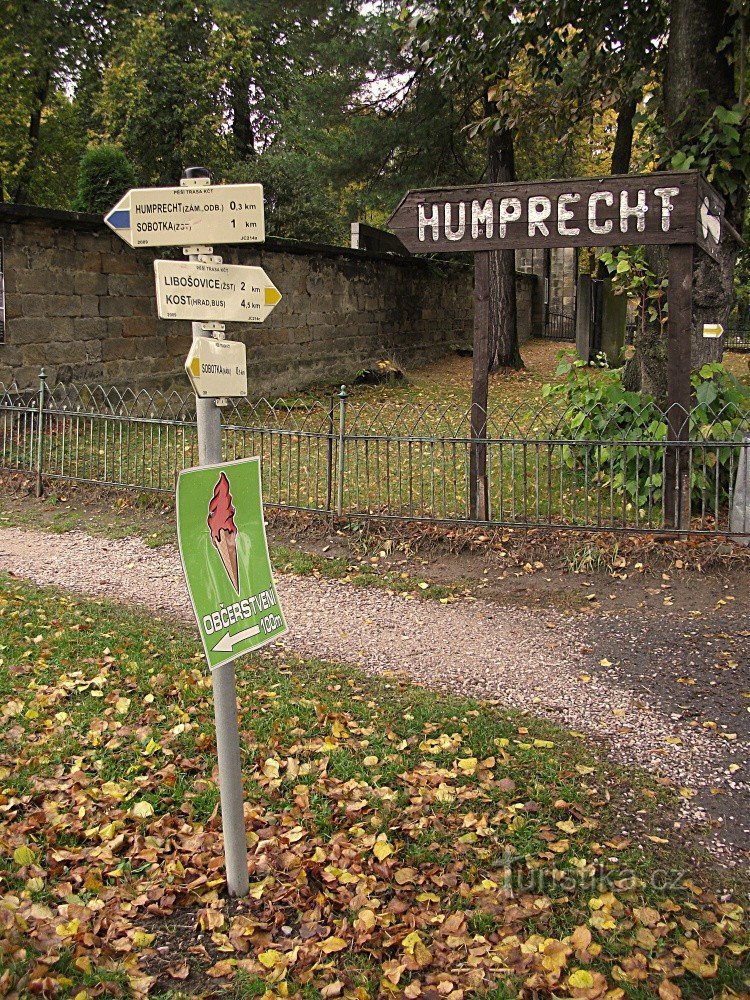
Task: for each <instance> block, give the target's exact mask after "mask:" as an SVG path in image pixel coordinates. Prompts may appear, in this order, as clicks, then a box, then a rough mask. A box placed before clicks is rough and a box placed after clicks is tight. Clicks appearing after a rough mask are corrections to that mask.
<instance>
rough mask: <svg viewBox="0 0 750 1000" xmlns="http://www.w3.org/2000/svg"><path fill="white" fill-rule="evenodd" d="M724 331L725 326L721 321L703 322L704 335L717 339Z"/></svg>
mask: <svg viewBox="0 0 750 1000" xmlns="http://www.w3.org/2000/svg"><path fill="white" fill-rule="evenodd" d="M722 333H724V327H723V326H722V325H721V323H704V324H703V336H704V337H709V338H711V339H715V338H716V337H720V336H721V335H722Z"/></svg>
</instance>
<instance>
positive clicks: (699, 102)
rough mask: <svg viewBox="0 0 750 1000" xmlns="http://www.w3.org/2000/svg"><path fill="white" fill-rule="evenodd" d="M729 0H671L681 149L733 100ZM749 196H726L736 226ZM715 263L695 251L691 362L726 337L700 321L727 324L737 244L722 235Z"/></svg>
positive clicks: (670, 101)
mask: <svg viewBox="0 0 750 1000" xmlns="http://www.w3.org/2000/svg"><path fill="white" fill-rule="evenodd" d="M729 8H730V2H729V0H671V3H670V29H669V44H668V47H667V73H666V81H665V93H664V114H665V120H666V126H667V129H668V135H669V140H670V145H671V147H672V148H673V149H679V148H680V146H681V144H682V142H683V140H684V137H686V136H687V135H689V134H690V133H691V132H694V131H695V130H696V129H698V128H700V126H702V125H703V124H704V122H706V121H707V120H708V118H709V117H710V115H711V114H712V113H713V111H714V109H715V108H716V107H717V106H719V105H721V106H723V107H726V108H730V107H732V105H734V104H735V103H736V101H737V94H736V90H735V78H734V71H733V68H732V64H731V63H730V61H729V57H730V56H731V51H732V49H731V46H730V45H727V44H722V42H723V40H724V39H725V38H726V37H727V36H728V35H729V34H730V33H731V31H732V17H733V15H731V14H730V10H729ZM746 198H747V187H746V184H742V185H741V186H740V189H739V190H738V191H736V192H735V193H733V195H732V197H731V198H730V199H729V200H728V201H727V211H726V215H727V219H728V221H729V222H730V223H731V224H732V225H733V226H734V228H735V229H738V230H739V231H741V230H742V220H743V215H744V211H745V203H746ZM720 253H721V259H720V261H719V262H718V263H715V262H713V261H712V260H710V259H709V258H708V257H707V256H706V255H705V254H703V253H700V252H698V253H696V254H695V275H694V284H693V302H694V309H693V320H692V358H693V367H694V368H700V367H701V365H703V364H705V363H706V362H707V361H721V358H722V354H723V350H724V338H723V337H722V338H720V339H710V340H709V339H705V338H704V337H703V324H704V323H722V324H723V325H724V326H726V325H727V322H728V319H729V313H730V310H731V308H732V304H733V301H734V291H733V275H734V267H735V263H736V260H737V246H736V244H735V243H734V240H732V238H731V237H727V236H726V235H725V238H724V240H723V242H722V246H721V249H720Z"/></svg>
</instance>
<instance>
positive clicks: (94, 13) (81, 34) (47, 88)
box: [0, 0, 129, 202]
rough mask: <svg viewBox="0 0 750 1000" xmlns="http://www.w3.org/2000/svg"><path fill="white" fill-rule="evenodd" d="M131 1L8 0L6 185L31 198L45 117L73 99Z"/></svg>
mask: <svg viewBox="0 0 750 1000" xmlns="http://www.w3.org/2000/svg"><path fill="white" fill-rule="evenodd" d="M128 7H129V2H128V0H124V2H123V3H121V4H118V3H114V2H110V0H7V2H6V3H4V4H3V8H2V10H3V13H2V22H0V76H2V79H3V84H4V86H3V89H4V90H9V91H11V95H9V96H11V98H12V101H11V104H10V107H7V106H6V110H9V111H10V115H11V117H10V118H9V119H7V120H6V129H5V130H4V131H5V132H6V135H7V138H8V140H9V142H10V145H11V147H12V149H13V158H14V161H15V162H14V163H12V164H6V165H4V170H3V174H4V177H3V180H4V187H5V189H6V191H7V193H8V195H9V197H10V198H11V200H13V201H16V202H22V201H27V200H29V199H30V198H31V197H32V193H33V190H34V187H35V184H36V183H37V177H36V175H37V172H38V170H39V166H40V162H41V161H42V151H43V145H44V135H43V132H44V128H45V121H46V120H48V119H49V118H50V117H53V116H54V113H55V110H56V109H58V108H62V107H64V105H65V103H66V101H67V103H69V98H68V97H67V94H68V92H69V91H71V90H73V89H74V88H75V86H76V84H77V83H78V82H79V81H80V80H81V78H82V77H83V76H85V75H86V74H88V73H90V72H91V71H92V67H95V66H97V65H99V64H100V63H101V60H102V57H103V53H104V52H105V51H106V49H107V46H108V44H109V41H110V39H111V36H112V30H113V26H114V25H115V24H116V23H117V21H118V20H119V18H120V17H121V16H123V15H124V13H125V12H126V11H127V9H128Z"/></svg>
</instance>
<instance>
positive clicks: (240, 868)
mask: <svg viewBox="0 0 750 1000" xmlns="http://www.w3.org/2000/svg"><path fill="white" fill-rule="evenodd" d="M185 178H186V180H188V181H192V182H193V183H195V182H197V183H199V184H209V183H210V176H209V175H208V171H206V170H203V169H202V168H200V167H189V168H188V169H187V170H186V171H185ZM191 249H192V250H195V251H196V252H195V253H191V254H190V255H189V259H190V260H198V257H199V254H198V253H197V249H198V248H197V247H192V248H191ZM201 249H202V250H203V251H204V253H211V251H210V250H209V249H207V248H201ZM207 326H208V324H201V323H193V340H195V339H196V337H206V336H208V337H210V336H212V333H211V331H210V330H207V329H205V328H204V327H207ZM195 414H196V422H197V425H198V464H199V465H216V464H218V463H219V462H221V459H222V455H221V410H220V409H219V407H218V406H217V403H216V400H214V399H201V398H200V397H199V396H197V395H196V397H195ZM211 680H212V682H213V695H214V719H215V723H216V751H217V756H218V762H219V792H220V795H221V825H222V830H223V831H224V859H225V862H226V870H227V889H228V890H229V895H230V896H246V895H247V890H248V887H249V884H250V881H249V876H248V859H247V836H246V834H245V813H244V803H243V795H242V761H241V758H240V734H239V726H238V724H237V689H236V684H235V676H234V662H230V663H225V664H224V665H223V666H221V667H217V668H216V669H215V670H212V671H211Z"/></svg>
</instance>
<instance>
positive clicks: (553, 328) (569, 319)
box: [541, 310, 576, 342]
mask: <svg viewBox="0 0 750 1000" xmlns="http://www.w3.org/2000/svg"><path fill="white" fill-rule="evenodd" d="M541 336H542V337H544V338H546V339H547V340H569V341H572V342H575V339H576V318H575V316H574V315H573V313H566V312H559V311H557V310H550V312H549V315H548V316H547V323H546V325H545V327H544V330H543V332H542V333H541Z"/></svg>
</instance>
